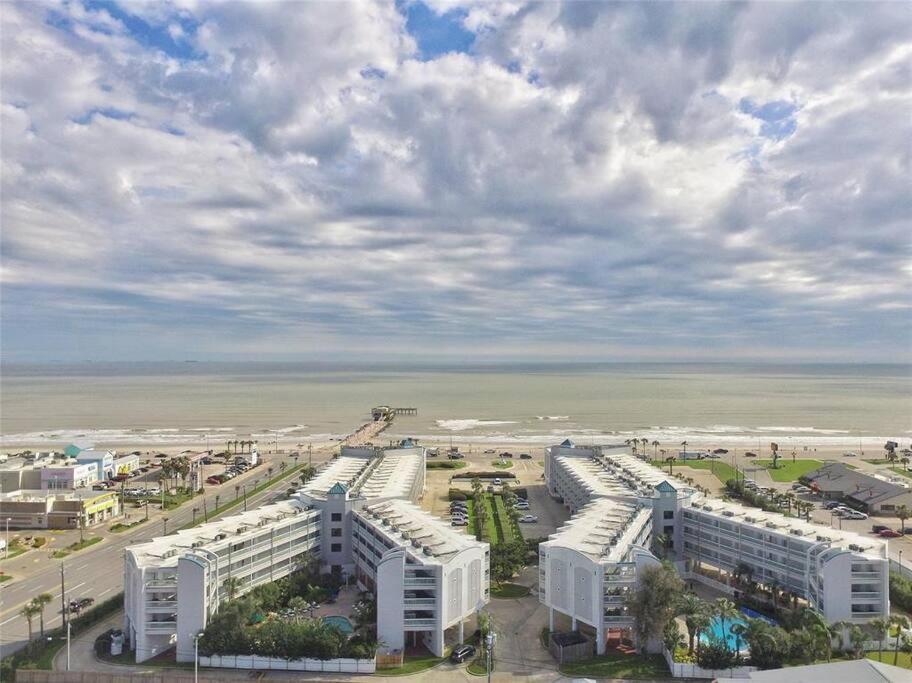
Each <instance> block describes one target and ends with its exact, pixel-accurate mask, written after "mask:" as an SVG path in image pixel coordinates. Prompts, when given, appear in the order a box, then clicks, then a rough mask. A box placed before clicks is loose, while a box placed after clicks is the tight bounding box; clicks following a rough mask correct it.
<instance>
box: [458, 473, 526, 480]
mask: <svg viewBox="0 0 912 683" xmlns="http://www.w3.org/2000/svg"><path fill="white" fill-rule="evenodd" d="M453 479H516V475H515V474H513V473H512V472H459V473H458V474H454V475H453Z"/></svg>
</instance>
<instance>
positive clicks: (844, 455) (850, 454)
mask: <svg viewBox="0 0 912 683" xmlns="http://www.w3.org/2000/svg"><path fill="white" fill-rule="evenodd" d="M842 456H843V457H844V458H857V457H858V453H853V452H851V451H849V452H848V453H843V454H842Z"/></svg>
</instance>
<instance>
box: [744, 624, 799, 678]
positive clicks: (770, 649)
mask: <svg viewBox="0 0 912 683" xmlns="http://www.w3.org/2000/svg"><path fill="white" fill-rule="evenodd" d="M744 640H745V642H746V643H747V646H748V648H749V649H750V657H751V663H752V664H753V665H754V666H756V667H759V668H761V669H778V668H780V667H781V666H782V665H783V664H784V662H785V661H786V660H787V659H788V657H789V653H790V648H789V635H788V633H787V632H786V631H785V629H783V628H782V627H780V626H773V625H772V624H770V623H769V622H767V621H764V620H763V619H748V620H747V628H746V629H745V632H744Z"/></svg>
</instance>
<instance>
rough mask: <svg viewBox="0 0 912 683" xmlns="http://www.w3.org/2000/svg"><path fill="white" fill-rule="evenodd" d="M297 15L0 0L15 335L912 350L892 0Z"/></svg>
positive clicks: (381, 6)
mask: <svg viewBox="0 0 912 683" xmlns="http://www.w3.org/2000/svg"><path fill="white" fill-rule="evenodd" d="M292 7H293V11H290V10H289V6H288V5H283V4H261V3H196V2H193V3H180V4H172V3H149V4H143V5H140V6H135V7H134V6H130V5H127V6H125V7H124V9H125V11H128V12H135V13H138V15H139V16H141V17H142V18H143V19H144V20H145V21H147V22H149V25H150V27H151V28H150V33H149V35H140V34H137V33H135V32H132V31H131V30H130V29H128V28H127V27H126V25H125V24H124V22H123V21H121V20H120V19H119V18H118V16H119V15H118V14H116V13H112V12H107V11H104V10H96V11H88V10H86V9H85V8H84V7H83V6H82V5H81V4H80V3H78V2H70V3H66V4H61V5H43V4H35V3H21V4H9V3H8V4H6V5H4V7H3V14H2V22H3V31H2V34H3V38H2V40H3V45H2V58H3V64H4V67H3V77H4V89H3V97H2V105H3V109H2V125H3V130H4V135H3V138H2V163H3V177H2V192H3V197H4V201H3V206H2V219H3V226H4V230H3V234H2V247H3V271H4V272H3V282H4V300H5V305H4V310H3V318H4V325H3V333H4V338H5V343H4V350H5V353H7V354H11V355H13V356H21V357H29V354H30V353H32V347H31V346H30V345H29V343H28V340H29V339H30V337H33V336H34V335H35V334H37V333H38V331H39V329H40V328H41V325H45V326H46V325H47V323H46V322H43V323H36V322H35V321H36V319H40V313H42V312H44V313H47V317H48V318H50V319H55V320H56V321H57V322H58V324H59V325H62V326H64V328H65V330H66V333H67V334H66V336H65V339H66V341H65V342H61V343H60V344H59V345H58V346H53V345H51V346H50V347H48V348H46V349H43V351H42V353H45V354H50V355H54V354H60V355H62V356H67V355H68V354H75V356H76V357H84V350H83V349H82V348H80V340H81V339H84V340H85V343H86V344H87V345H89V344H90V342H91V341H93V340H96V339H97V337H98V329H99V328H103V329H109V328H113V327H115V326H116V328H117V331H118V339H129V338H131V335H134V336H135V338H137V339H140V338H141V339H143V343H144V346H143V347H142V348H143V353H144V354H148V355H150V356H152V357H155V356H157V355H160V354H166V353H172V352H173V349H174V348H175V346H176V345H179V343H180V340H181V339H182V338H183V339H188V340H190V339H192V340H193V347H194V348H198V345H199V343H200V342H199V339H200V337H199V335H200V330H201V328H200V325H201V324H202V323H201V320H205V321H206V323H205V329H206V330H208V331H209V332H210V333H211V334H212V336H213V337H217V342H216V341H212V343H211V344H209V346H208V347H207V348H208V349H209V350H210V351H211V352H213V353H223V352H230V351H231V350H236V351H238V352H239V353H251V352H252V351H251V350H252V349H256V344H255V343H251V339H254V340H261V341H263V343H264V345H265V346H266V347H268V348H269V349H270V350H273V351H274V352H281V350H282V349H283V348H285V349H287V353H288V354H293V353H320V352H321V351H323V350H324V349H325V348H330V349H346V350H349V351H351V350H354V349H357V347H358V342H357V341H356V340H357V338H358V337H359V336H360V335H363V334H364V331H365V330H370V331H371V334H370V342H369V343H370V345H371V348H372V349H379V350H380V351H382V350H384V349H386V350H392V349H394V348H395V349H401V348H403V344H405V345H406V347H407V348H412V349H414V350H415V352H423V353H427V354H429V355H433V354H434V353H436V352H439V351H443V350H445V351H447V352H459V351H460V350H463V351H465V352H467V353H472V352H478V351H479V349H483V350H484V352H486V353H490V354H495V355H499V354H507V353H510V352H511V350H515V351H516V352H517V353H523V354H536V353H541V354H544V355H551V354H552V353H554V350H555V349H558V348H560V345H561V344H565V345H566V348H568V349H573V348H578V349H584V351H583V352H585V353H587V354H593V355H598V354H599V349H603V351H604V353H612V354H616V353H620V352H623V350H624V349H627V350H628V351H630V352H632V353H638V354H641V355H648V356H650V357H656V356H661V355H662V353H663V349H667V350H668V353H669V354H670V355H671V356H673V357H676V358H677V357H680V355H679V353H680V350H679V349H680V348H682V347H686V346H687V345H688V344H690V345H692V346H694V347H696V346H699V347H700V349H701V350H700V354H705V353H710V352H715V353H718V354H719V355H720V356H727V355H739V354H741V355H754V356H757V357H766V356H768V355H776V354H779V355H780V356H783V357H794V356H795V355H798V356H802V357H807V355H808V354H811V355H813V353H814V350H816V349H822V348H824V347H825V348H826V349H827V351H826V353H827V354H829V355H831V356H834V357H839V356H840V355H841V356H842V357H846V358H865V359H879V358H883V359H886V360H889V359H892V358H897V357H903V356H904V355H907V354H908V352H909V347H908V342H907V341H906V339H907V334H908V326H909V322H912V321H910V317H909V307H908V291H909V284H910V282H909V280H910V270H909V267H908V263H909V260H910V259H909V246H910V245H909V239H908V235H909V234H910V230H909V228H910V225H909V216H910V206H909V199H908V187H907V186H908V177H909V165H910V155H909V151H908V145H907V141H908V134H909V117H908V112H909V110H910V83H909V72H910V70H909V57H910V54H912V46H910V44H909V41H908V35H909V31H908V28H909V17H908V15H907V13H905V12H904V11H902V8H901V7H900V6H898V5H895V4H891V3H885V4H872V3H868V4H865V5H852V4H849V3H842V4H840V5H838V8H837V9H835V10H834V11H832V12H823V11H818V10H819V8H818V9H813V7H816V6H813V7H812V6H802V7H804V9H805V10H806V11H800V10H799V9H796V6H795V4H794V3H792V4H789V5H775V6H770V5H768V4H766V5H760V6H754V5H750V6H740V5H738V6H735V5H729V4H720V5H715V4H709V3H700V4H670V3H664V4H659V3H650V4H645V3H640V4H602V3H588V4H586V3H574V2H571V3H564V4H560V3H542V4H531V5H524V4H522V3H501V4H491V3H468V4H466V3H456V2H451V1H450V0H447V1H446V2H435V3H433V4H432V7H433V9H434V10H435V11H436V12H438V13H439V14H443V13H445V12H447V11H450V10H452V9H454V8H455V9H464V10H465V12H464V14H462V15H460V16H462V17H463V18H462V23H463V25H464V26H465V27H467V28H468V29H470V30H473V31H476V32H477V33H478V35H477V38H476V43H475V46H474V48H473V50H472V51H471V52H470V53H469V54H448V55H445V56H442V57H439V58H437V59H435V60H431V61H418V60H417V59H416V58H415V54H416V42H415V39H414V38H413V37H412V36H410V35H409V34H408V33H407V32H406V26H405V21H404V18H403V17H402V16H401V15H400V14H399V13H398V12H397V10H396V8H395V5H394V4H392V3H299V4H295V5H293V6H292ZM811 10H813V11H811ZM51 15H52V16H53V17H55V20H54V21H49V20H48V19H49V16H51ZM772 26H776V27H779V29H780V30H777V31H772V30H771V27H772ZM153 31H160V35H161V36H162V37H161V38H160V39H157V40H165V38H164V36H169V37H170V38H169V39H170V40H176V41H180V42H181V44H182V45H189V46H190V47H192V51H193V57H192V58H187V56H186V55H181V54H177V53H175V51H173V50H172V51H171V52H172V53H171V54H167V53H166V52H164V51H162V50H161V49H159V47H156V43H155V41H153V40H152V38H150V36H151V35H153ZM155 35H159V34H155ZM743 99H748V100H750V101H751V102H753V103H755V104H756V106H757V107H762V106H763V105H764V104H767V103H770V102H777V101H781V102H786V103H789V105H790V106H791V107H793V108H794V112H793V113H790V114H788V116H789V117H791V118H792V119H793V122H794V126H795V129H794V132H793V133H791V134H790V135H784V136H783V137H782V138H781V139H775V138H774V137H773V136H772V135H766V134H765V132H764V131H765V130H766V128H765V124H766V122H765V121H764V120H763V119H761V118H759V117H758V116H759V115H757V114H756V113H754V114H751V113H745V111H742V110H741V108H740V103H741V101H742V100H743ZM748 111H750V110H748ZM846 320H854V321H857V324H858V327H859V328H860V329H864V330H865V333H864V334H861V333H860V332H856V331H846V328H845V322H844V321H846ZM796 326H800V328H799V329H798V331H795V330H796ZM150 330H167V334H166V335H165V334H164V333H163V334H162V335H161V339H162V344H161V346H160V347H156V344H155V341H154V339H155V338H157V337H156V336H155V335H151V336H150V334H149V333H150ZM568 330H569V332H568ZM835 330H838V333H837V332H834V331H835ZM786 332H788V336H787V337H786ZM568 335H569V336H570V337H572V339H570V340H567V336H568ZM150 339H152V340H153V341H150ZM520 339H521V340H522V341H521V342H520V341H519V340H520ZM283 340H285V342H286V346H285V347H283ZM301 340H306V341H301ZM608 342H610V345H609V344H608ZM188 343H189V342H188ZM619 350H620V351H619ZM568 353H572V351H570V350H568ZM695 355H699V354H696V352H695Z"/></svg>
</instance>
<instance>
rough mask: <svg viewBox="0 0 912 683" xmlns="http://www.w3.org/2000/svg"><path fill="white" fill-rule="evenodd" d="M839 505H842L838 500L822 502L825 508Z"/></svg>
mask: <svg viewBox="0 0 912 683" xmlns="http://www.w3.org/2000/svg"><path fill="white" fill-rule="evenodd" d="M840 505H842V503H840V502H839V501H838V500H830V501H827V502H826V503H824V504H823V508H824V509H825V510H832V509H833V508H838V507H839V506H840Z"/></svg>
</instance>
